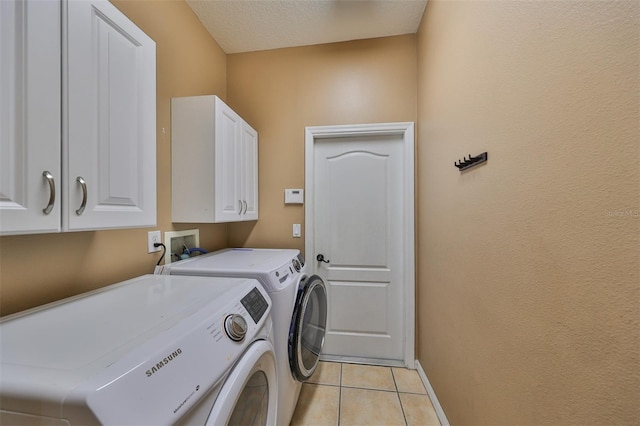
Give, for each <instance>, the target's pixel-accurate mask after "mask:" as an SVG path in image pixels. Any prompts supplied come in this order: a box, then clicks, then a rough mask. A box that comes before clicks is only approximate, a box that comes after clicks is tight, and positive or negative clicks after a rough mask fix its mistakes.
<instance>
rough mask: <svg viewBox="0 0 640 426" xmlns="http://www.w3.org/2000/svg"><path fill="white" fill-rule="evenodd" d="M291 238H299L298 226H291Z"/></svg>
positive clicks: (296, 224) (295, 224) (297, 224)
mask: <svg viewBox="0 0 640 426" xmlns="http://www.w3.org/2000/svg"><path fill="white" fill-rule="evenodd" d="M293 238H300V224H299V223H294V224H293Z"/></svg>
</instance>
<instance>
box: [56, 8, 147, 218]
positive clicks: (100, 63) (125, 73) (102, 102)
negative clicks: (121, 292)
mask: <svg viewBox="0 0 640 426" xmlns="http://www.w3.org/2000/svg"><path fill="white" fill-rule="evenodd" d="M67 5H68V6H67V7H68V10H67V14H68V15H67V16H68V19H67V33H66V37H65V40H64V41H65V43H66V45H67V46H68V49H67V50H66V79H65V83H66V90H65V91H66V93H67V104H66V112H67V114H66V117H67V124H68V128H67V132H66V135H65V136H66V140H67V149H66V150H65V158H64V160H66V165H67V167H66V169H65V173H66V174H65V182H66V185H65V189H66V192H65V193H63V198H64V205H66V206H67V207H68V214H67V215H65V216H64V219H65V221H66V222H65V225H66V226H65V227H66V228H68V229H70V230H82V229H100V228H103V229H105V228H122V227H141V226H155V224H156V120H155V118H156V73H155V69H156V50H155V43H154V42H153V40H151V39H150V38H149V37H148V36H147V35H146V34H145V33H144V32H142V30H140V29H139V28H138V27H136V26H135V25H134V24H133V23H132V22H131V21H130V20H129V19H128V18H127V17H126V16H124V15H123V14H122V13H121V12H120V11H119V10H118V9H116V8H115V6H113V5H112V4H111V3H109V2H107V1H69V2H68V4H67ZM63 52H64V50H63ZM63 89H65V85H64V84H63ZM63 129H64V126H63ZM83 182H84V183H83Z"/></svg>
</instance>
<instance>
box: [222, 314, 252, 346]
mask: <svg viewBox="0 0 640 426" xmlns="http://www.w3.org/2000/svg"><path fill="white" fill-rule="evenodd" d="M224 331H226V332H227V336H229V338H230V339H231V340H233V341H234V342H239V341H241V340H242V339H244V336H245V335H246V334H247V321H246V320H245V319H244V317H243V316H242V315H238V314H231V315H229V316H227V318H226V319H225V320H224Z"/></svg>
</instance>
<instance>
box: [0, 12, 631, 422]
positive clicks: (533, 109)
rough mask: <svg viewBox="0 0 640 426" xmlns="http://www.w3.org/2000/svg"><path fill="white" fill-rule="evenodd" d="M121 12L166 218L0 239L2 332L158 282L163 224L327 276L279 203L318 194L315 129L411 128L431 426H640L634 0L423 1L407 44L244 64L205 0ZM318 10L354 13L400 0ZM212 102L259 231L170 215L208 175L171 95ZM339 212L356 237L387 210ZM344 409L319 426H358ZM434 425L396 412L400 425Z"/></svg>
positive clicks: (413, 256)
mask: <svg viewBox="0 0 640 426" xmlns="http://www.w3.org/2000/svg"><path fill="white" fill-rule="evenodd" d="M294 1H296V0H285V1H279V2H275V1H274V2H273V3H279V4H283V5H285V6H286V4H287V3H288V2H294ZM110 2H111V4H112V5H114V6H115V7H116V8H117V9H118V10H119V11H120V12H122V13H123V14H124V15H125V16H126V17H127V18H128V19H129V20H131V21H132V22H133V23H134V24H135V25H136V26H137V27H139V28H140V29H141V30H142V31H143V32H144V33H145V34H146V35H148V36H149V37H150V38H151V39H152V40H153V41H154V42H155V52H156V53H155V54H156V72H155V75H156V77H155V78H156V86H155V88H156V91H155V97H156V98H155V99H156V110H155V134H154V136H155V143H156V144H155V155H156V156H155V176H156V193H155V198H156V204H155V214H156V220H155V225H154V226H141V227H135V226H134V227H128V228H124V229H108V230H95V231H87V230H83V231H78V232H64V231H63V232H45V233H38V232H36V233H33V232H27V233H25V232H20V233H18V234H17V235H11V234H12V233H11V232H6V233H3V235H2V236H1V237H0V315H1V316H2V317H6V316H9V315H12V314H16V313H18V312H21V311H24V310H27V309H31V308H35V307H38V306H41V305H44V304H47V303H51V302H56V301H60V300H61V299H64V298H67V297H71V296H77V295H80V294H82V293H85V292H89V291H94V290H97V289H100V288H103V287H105V286H109V285H111V284H114V283H118V282H121V281H126V280H130V279H133V278H135V277H139V276H142V275H145V274H153V273H154V271H155V270H156V266H157V265H156V264H157V263H159V261H160V257H161V255H162V252H153V253H149V252H148V239H149V232H150V231H160V232H161V236H162V238H164V233H165V232H170V231H188V230H192V229H197V231H198V238H199V241H198V247H199V248H201V249H203V250H206V251H208V252H213V251H217V250H222V249H228V248H259V249H263V248H266V249H288V250H299V251H300V253H301V254H302V255H303V256H304V258H305V259H306V263H307V267H308V268H312V269H311V270H313V271H316V270H318V269H321V268H325V267H327V266H326V265H325V263H323V261H322V260H319V259H318V257H317V256H318V255H319V254H320V253H318V252H312V253H311V252H309V241H308V240H307V239H306V237H307V233H308V232H311V231H307V230H308V227H306V225H307V222H308V221H309V220H310V218H309V216H308V214H306V209H307V208H308V206H309V199H308V198H304V202H300V203H298V202H295V203H285V190H291V189H294V190H298V189H302V190H303V191H304V196H305V197H308V196H309V193H310V192H309V191H311V189H312V188H310V187H307V185H308V179H309V176H306V175H305V172H306V171H308V164H309V163H306V161H308V155H309V152H308V148H309V140H308V137H309V136H308V135H309V132H313V131H314V130H313V129H316V130H318V129H320V128H322V127H323V126H333V127H332V128H335V127H336V126H337V127H339V126H345V128H346V127H348V126H351V128H353V126H361V125H372V124H376V123H411V131H412V132H413V133H411V134H412V135H413V137H412V138H411V141H410V145H407V146H410V147H411V148H412V153H411V156H410V157H408V158H411V159H412V160H413V161H412V163H411V164H405V165H404V166H402V167H401V168H400V170H412V171H413V173H412V174H413V179H412V180H411V185H412V186H411V189H412V196H413V197H411V200H410V204H409V205H410V206H412V207H411V209H410V210H411V211H410V212H409V213H410V214H409V215H408V216H403V220H404V221H405V222H407V221H408V222H410V223H405V225H406V227H405V228H403V229H411V230H412V234H411V238H410V240H409V241H411V244H410V245H411V248H410V250H408V251H405V250H403V252H402V253H403V255H404V256H405V257H404V258H403V259H402V262H403V264H405V265H406V264H409V265H413V266H412V268H410V269H411V271H410V274H409V275H411V276H404V275H403V282H404V283H407V282H408V283H410V287H411V288H410V289H409V290H410V291H409V293H404V294H405V295H406V294H410V295H411V298H410V300H406V299H402V300H403V304H404V306H402V307H401V311H402V312H400V313H399V314H403V313H405V312H406V311H408V312H410V313H411V314H412V315H413V323H412V324H410V326H409V327H408V330H410V332H411V334H412V336H411V337H410V338H409V340H410V341H411V343H412V345H413V346H412V347H413V353H408V354H407V353H403V355H402V356H403V357H404V358H402V357H401V359H405V358H411V362H410V363H404V362H402V364H403V365H404V366H405V367H406V366H408V367H409V370H410V371H413V370H416V369H417V370H419V371H420V376H419V377H420V378H421V381H422V382H423V383H422V384H423V385H424V386H425V389H426V390H425V389H422V388H421V390H420V391H419V392H417V393H420V394H423V393H424V394H427V393H428V394H429V397H430V402H429V404H433V407H432V408H433V410H434V411H433V413H435V414H434V415H435V416H436V417H434V419H435V420H433V421H434V422H437V423H434V424H438V423H441V424H452V425H456V424H467V425H515V424H518V425H566V424H581V425H582V424H584V425H588V424H591V425H637V424H638V422H640V404H639V403H638V402H639V401H640V143H639V141H640V2H639V1H637V0H619V1H614V0H602V1H581V2H578V1H561V2H559V1H533V0H532V1H528V0H527V1H509V0H505V1H501V0H495V1H447V0H428V1H424V2H422V1H417V0H416V2H415V3H420V4H422V6H421V7H420V13H419V14H418V15H417V16H414V18H415V24H414V26H413V30H411V31H409V32H405V33H402V34H393V35H385V36H377V37H373V38H364V39H352V40H345V41H336V42H323V43H319V44H308V45H296V44H294V42H295V40H293V41H292V44H291V45H289V46H287V47H279V48H266V49H265V48H262V49H257V50H250V51H240V52H230V51H225V49H224V48H223V47H222V44H223V43H222V40H216V39H215V38H214V37H213V36H212V35H211V33H210V32H209V31H208V30H207V28H206V27H205V25H204V24H203V22H202V21H201V20H200V19H199V17H198V16H197V15H196V13H195V12H194V9H195V8H197V3H199V1H192V2H191V1H182V0H144V1H139V0H110ZM241 2H244V1H243V0H241ZM323 2H325V3H335V5H336V7H337V8H338V9H337V10H340V11H341V13H345V14H347V15H348V14H349V13H363V12H354V10H355V9H354V10H352V9H351V7H354V8H355V7H356V6H362V5H363V4H368V3H371V4H372V5H374V4H376V3H385V2H391V0H384V1H382V2H377V1H344V0H335V1H334V0H326V1H323ZM398 2H399V3H401V2H410V3H411V2H412V0H399V1H398ZM190 3H193V5H190ZM223 3H224V2H223ZM244 3H249V4H252V5H253V6H254V7H256V8H262V7H266V6H265V5H266V4H269V3H271V2H266V3H265V4H263V3H262V2H249V1H246V2H244ZM321 3H322V2H321ZM192 6H193V8H192ZM3 7H4V6H3ZM247 31H249V32H250V29H247ZM264 37H265V38H266V36H264ZM3 84H4V81H3ZM2 88H3V90H4V89H5V86H2ZM203 95H215V96H216V97H217V98H219V99H220V100H222V101H223V102H224V103H225V104H226V105H228V106H229V107H231V108H232V109H233V111H235V112H236V113H237V114H238V115H239V116H240V117H242V120H244V121H246V123H248V124H249V125H250V126H251V127H252V128H253V129H255V131H256V132H257V135H258V136H257V138H258V139H257V140H258V145H257V146H258V151H257V152H258V155H257V171H258V173H257V176H256V179H257V182H258V188H259V191H258V194H257V199H258V200H259V211H258V213H257V219H256V220H253V219H248V220H245V221H238V222H229V221H225V222H224V223H205V222H194V221H190V222H189V223H187V222H177V221H175V220H173V218H172V196H173V195H175V194H172V173H173V174H180V175H182V176H183V177H186V180H192V181H193V182H198V181H199V180H200V179H201V178H202V177H203V176H204V174H205V173H206V172H205V171H204V170H199V169H198V168H197V167H190V166H189V165H187V166H185V167H184V169H181V170H177V169H175V168H174V169H172V164H173V162H172V99H174V98H182V97H194V96H203ZM4 106H5V105H4V104H3V107H4ZM3 114H4V109H3ZM2 123H3V124H4V123H5V121H3V122H2ZM309 129H312V130H309ZM318 131H319V130H318ZM305 132H306V133H305ZM6 137H7V136H6V135H5V133H4V130H3V134H2V138H3V144H2V147H3V148H4V146H5V144H4V139H5V138H6ZM305 138H307V139H305ZM2 154H3V156H5V159H4V160H2V167H3V168H5V164H6V163H7V161H8V160H6V159H7V158H8V157H7V156H6V155H7V154H5V151H4V150H3V153H2ZM482 154H485V155H486V157H484V159H483V160H481V161H478V164H470V165H471V166H473V167H469V169H468V170H461V165H462V164H463V163H465V164H466V163H473V162H474V161H476V160H474V159H476V158H477V159H479V158H480V157H481V155H482ZM485 160H486V161H485ZM194 162H198V161H196V160H195V159H194ZM407 167H411V168H410V169H407ZM306 169H307V170H306ZM5 170H6V168H5ZM41 174H42V170H40V171H38V176H40V175H41ZM0 179H3V180H5V179H8V178H7V176H5V174H4V173H2V175H1V176H0ZM40 179H42V178H40ZM74 179H75V177H74ZM42 182H45V181H42ZM42 185H45V183H42ZM1 189H2V190H4V189H5V185H2V188H1ZM374 189H375V188H374ZM374 189H371V191H372V192H373V191H374ZM5 195H6V194H4V193H3V197H0V221H2V219H3V211H2V210H1V206H2V202H3V201H4V199H5V198H6V197H5ZM407 202H408V201H407ZM44 204H46V201H45V203H44ZM240 206H241V211H243V208H244V210H247V208H246V207H247V206H246V205H244V206H243V203H242V202H241V203H240ZM42 207H44V206H42ZM42 207H40V209H42ZM316 207H318V208H319V207H321V206H316ZM343 208H344V211H343V212H345V214H346V215H348V216H349V217H350V220H351V221H352V222H353V223H357V222H360V221H362V222H364V221H366V220H368V218H369V217H371V216H372V215H374V213H375V212H372V211H368V210H367V208H366V203H365V204H364V205H363V204H362V203H360V202H354V204H353V205H352V206H343ZM405 208H406V204H405ZM318 211H321V210H318ZM321 214H322V213H317V214H315V216H318V217H319V215H321ZM314 220H315V219H314ZM316 222H317V221H316ZM294 225H298V226H299V228H298V232H299V233H300V235H299V236H293V233H294V231H295V229H294V228H295V227H294ZM328 232H331V230H330V229H329V231H328ZM372 232H373V230H372ZM338 237H339V235H338ZM338 239H339V238H338ZM347 243H349V244H350V242H348V241H344V244H345V245H348V244H347ZM403 243H404V244H406V243H407V241H404V242H403ZM380 244H382V242H380ZM375 245H377V242H374V243H373V244H370V246H375ZM349 246H351V245H349ZM394 247H395V246H394ZM191 248H194V247H191ZM324 255H325V256H326V257H327V258H328V259H331V258H332V256H331V253H324ZM166 256H171V253H165V257H166ZM406 256H409V257H410V259H407V258H406ZM163 262H164V259H163ZM327 264H328V263H327ZM292 271H293V270H292ZM265 294H266V293H265ZM329 303H331V299H330V298H329ZM118 308H119V307H118V306H117V305H115V306H113V313H114V315H117V314H118ZM346 309H348V308H346ZM358 312H359V311H358ZM375 318H376V314H375V313H373V314H371V317H366V318H360V320H361V321H363V322H373V321H374V320H375ZM405 340H406V339H405ZM405 340H403V341H402V342H401V345H403V347H404V348H406V347H407V346H406V341H405ZM0 345H2V335H0ZM365 358H375V357H365ZM334 361H335V362H334ZM413 361H416V362H415V363H414V362H413ZM382 364H383V365H382V366H384V368H387V369H388V371H389V377H392V378H393V379H392V380H395V387H394V385H393V384H392V385H390V386H391V388H389V389H387V388H385V387H383V388H382V389H385V390H392V391H393V392H394V395H395V393H402V390H401V385H400V384H399V383H400V381H401V377H404V376H402V375H403V374H404V372H399V371H397V369H398V365H390V364H388V363H387V364H385V363H382ZM407 364H408V365H407ZM321 365H322V367H321V368H322V370H323V371H322V374H323V377H322V380H325V379H326V380H328V382H322V380H321V381H318V378H317V376H316V377H315V378H314V380H313V381H312V383H313V384H314V385H322V384H323V383H324V384H326V385H327V386H328V387H331V390H332V392H333V390H335V392H333V393H330V394H328V395H329V396H328V397H330V398H336V401H338V400H339V398H341V395H342V397H345V398H347V399H348V397H347V396H345V395H348V392H352V390H353V389H354V388H357V387H358V386H353V387H352V386H349V385H348V383H346V382H344V380H347V378H348V377H351V378H352V379H353V377H355V375H357V374H356V373H355V372H354V370H352V368H353V365H358V364H354V363H350V362H344V363H339V362H338V361H336V360H332V359H325V360H323V362H321ZM382 366H380V367H382ZM392 372H393V374H392ZM350 374H351V376H349V375H350ZM367 374H369V373H367ZM370 374H377V373H370ZM0 375H2V371H0ZM327 377H329V379H327ZM340 380H343V381H342V382H341V381H340ZM353 380H356V379H353ZM425 382H426V383H425ZM305 386H309V385H308V384H306V385H305ZM304 392H305V391H304V390H303V394H302V395H305V394H304ZM407 393H408V394H410V395H413V394H415V393H416V392H412V391H409V392H407ZM305 398H306V397H305ZM400 398H402V395H400ZM300 401H304V404H316V403H319V402H315V401H311V400H310V399H304V400H303V399H302V398H301V399H300ZM351 401H356V399H355V397H353V398H351ZM357 401H360V400H359V399H358V400H357ZM403 402H404V401H403ZM363 404H365V403H363ZM398 406H399V407H403V405H402V404H399V405H398ZM337 407H338V408H337V411H336V415H335V416H334V418H330V419H329V421H328V423H327V424H343V425H346V424H357V421H356V423H350V422H349V421H346V420H344V421H343V422H340V414H341V413H340V410H341V409H340V408H339V403H338V406H337ZM0 408H1V407H0ZM342 410H343V411H342V414H343V415H346V409H345V408H343V409H342ZM323 419H324V420H322V421H326V418H323ZM293 420H294V423H292V424H295V421H296V417H295V416H294V418H293ZM334 420H335V421H334ZM320 422H321V421H320V420H317V422H316V423H315V424H320ZM380 422H381V424H382V423H384V424H396V423H393V421H391V420H390V421H389V423H387V422H386V420H385V421H383V420H380ZM403 422H404V423H403ZM425 422H426V420H425V419H422V420H420V419H418V420H415V421H414V420H412V419H411V418H409V417H408V415H407V414H406V413H405V414H404V417H402V420H401V421H400V424H425ZM310 424H311V423H310Z"/></svg>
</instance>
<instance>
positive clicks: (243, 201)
mask: <svg viewBox="0 0 640 426" xmlns="http://www.w3.org/2000/svg"><path fill="white" fill-rule="evenodd" d="M242 204H244V212H243V213H242V214H247V208H248V206H247V201H246V200H242Z"/></svg>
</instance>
